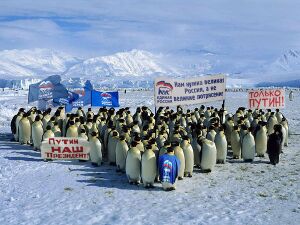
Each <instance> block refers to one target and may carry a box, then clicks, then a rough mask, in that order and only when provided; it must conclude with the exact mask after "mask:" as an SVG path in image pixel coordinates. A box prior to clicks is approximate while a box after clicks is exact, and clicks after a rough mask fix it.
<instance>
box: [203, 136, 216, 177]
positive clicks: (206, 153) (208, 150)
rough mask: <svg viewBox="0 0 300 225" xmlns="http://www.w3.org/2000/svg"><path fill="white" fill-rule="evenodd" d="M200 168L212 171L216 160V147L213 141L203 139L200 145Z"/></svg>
mask: <svg viewBox="0 0 300 225" xmlns="http://www.w3.org/2000/svg"><path fill="white" fill-rule="evenodd" d="M201 152H202V158H201V169H202V170H204V171H209V172H210V171H213V169H214V167H215V165H216V161H217V149H216V145H215V143H214V142H212V141H209V140H205V141H204V143H203V145H202V149H201Z"/></svg>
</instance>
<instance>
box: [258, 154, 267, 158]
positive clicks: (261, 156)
mask: <svg viewBox="0 0 300 225" xmlns="http://www.w3.org/2000/svg"><path fill="white" fill-rule="evenodd" d="M257 157H260V158H265V155H262V154H260V155H257Z"/></svg>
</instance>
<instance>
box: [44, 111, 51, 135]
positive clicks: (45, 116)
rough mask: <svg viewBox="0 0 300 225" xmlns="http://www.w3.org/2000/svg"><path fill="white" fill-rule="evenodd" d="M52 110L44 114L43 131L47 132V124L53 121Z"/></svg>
mask: <svg viewBox="0 0 300 225" xmlns="http://www.w3.org/2000/svg"><path fill="white" fill-rule="evenodd" d="M50 113H51V108H49V109H47V110H46V111H45V112H44V113H43V120H42V122H43V130H44V131H45V130H46V127H47V124H48V122H49V121H50V119H51V115H50Z"/></svg>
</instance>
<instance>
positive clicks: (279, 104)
mask: <svg viewBox="0 0 300 225" xmlns="http://www.w3.org/2000/svg"><path fill="white" fill-rule="evenodd" d="M284 96H285V92H284V89H264V90H250V91H248V106H249V108H250V109H272V108H279V109H280V108H284V103H285V98H284Z"/></svg>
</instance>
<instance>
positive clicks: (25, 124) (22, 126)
mask: <svg viewBox="0 0 300 225" xmlns="http://www.w3.org/2000/svg"><path fill="white" fill-rule="evenodd" d="M30 137H31V125H30V121H29V119H28V114H27V113H25V114H24V115H23V117H22V119H21V120H20V122H19V142H20V144H29V142H30Z"/></svg>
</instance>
